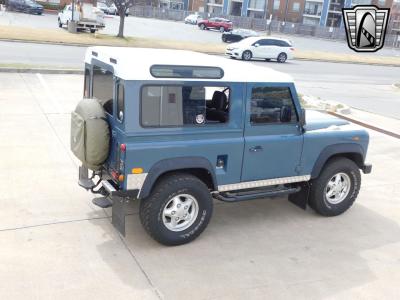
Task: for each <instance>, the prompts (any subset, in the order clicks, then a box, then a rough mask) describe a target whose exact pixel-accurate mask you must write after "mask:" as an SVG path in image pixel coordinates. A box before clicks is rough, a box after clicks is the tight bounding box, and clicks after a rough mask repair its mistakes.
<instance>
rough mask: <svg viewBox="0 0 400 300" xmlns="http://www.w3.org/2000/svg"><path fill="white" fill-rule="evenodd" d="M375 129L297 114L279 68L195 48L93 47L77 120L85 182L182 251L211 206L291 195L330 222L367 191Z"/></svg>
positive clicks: (74, 129) (115, 216) (121, 222)
mask: <svg viewBox="0 0 400 300" xmlns="http://www.w3.org/2000/svg"><path fill="white" fill-rule="evenodd" d="M368 141H369V137H368V133H367V132H366V131H365V130H363V129H362V128H360V127H357V126H356V125H353V124H350V123H349V122H347V121H344V120H341V119H338V118H335V117H332V116H329V115H326V114H323V113H319V112H316V111H307V117H306V116H305V111H304V110H303V109H302V108H301V106H300V102H299V99H298V96H297V93H296V89H295V85H294V83H293V79H292V78H291V77H290V76H288V75H285V74H283V73H280V72H276V71H274V70H272V69H268V68H264V67H259V66H255V65H252V64H248V63H244V62H238V61H232V60H228V59H225V58H222V57H215V56H208V55H205V54H199V53H195V52H189V51H177V50H156V49H131V48H111V47H93V48H89V49H88V51H87V53H86V59H85V83H84V99H83V100H82V101H81V102H80V103H79V104H78V105H77V107H76V109H75V111H74V112H73V113H72V124H71V149H72V151H73V153H74V154H75V155H76V156H77V157H78V158H79V159H80V161H81V162H82V166H81V167H80V168H79V184H80V185H81V186H82V187H84V188H85V189H87V190H91V191H92V192H93V193H97V194H99V197H96V198H95V199H94V200H93V202H94V203H95V204H96V205H98V206H100V207H110V206H112V223H113V224H114V226H115V227H116V228H117V229H118V230H119V231H120V232H121V233H122V234H125V207H126V205H127V203H128V202H129V201H132V200H138V201H140V220H141V223H142V224H143V226H144V228H145V230H146V231H147V232H148V233H149V234H150V235H151V236H152V237H153V238H154V239H155V240H157V241H158V242H160V243H162V244H165V245H179V244H184V243H187V242H190V241H192V240H194V239H195V238H196V237H197V236H199V235H200V234H201V232H202V231H203V230H204V229H205V228H206V226H207V224H208V222H209V220H210V218H211V214H212V210H213V199H218V200H222V201H227V202H236V201H244V200H251V199H258V198H267V197H275V196H286V195H288V199H289V200H290V201H292V202H293V203H295V204H297V205H298V206H300V207H303V208H306V206H307V205H308V206H310V207H311V208H312V209H314V210H315V211H316V212H317V213H319V214H321V215H324V216H336V215H339V214H341V213H343V212H345V211H346V210H347V209H348V208H349V207H350V206H351V205H352V204H353V202H354V200H355V199H356V197H357V194H358V192H359V190H360V185H361V176H360V170H362V171H363V172H364V173H369V172H371V165H368V164H366V163H365V156H366V153H367V148H368Z"/></svg>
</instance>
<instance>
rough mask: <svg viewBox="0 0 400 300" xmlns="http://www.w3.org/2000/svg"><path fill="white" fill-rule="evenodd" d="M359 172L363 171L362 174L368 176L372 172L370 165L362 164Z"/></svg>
mask: <svg viewBox="0 0 400 300" xmlns="http://www.w3.org/2000/svg"><path fill="white" fill-rule="evenodd" d="M361 170H362V171H363V173H364V174H370V173H371V171H372V165H371V164H364V165H363V166H362V167H361Z"/></svg>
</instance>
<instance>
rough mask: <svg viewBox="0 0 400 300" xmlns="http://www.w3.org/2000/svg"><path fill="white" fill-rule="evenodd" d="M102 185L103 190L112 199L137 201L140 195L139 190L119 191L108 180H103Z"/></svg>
mask: <svg viewBox="0 0 400 300" xmlns="http://www.w3.org/2000/svg"><path fill="white" fill-rule="evenodd" d="M101 185H102V186H103V188H104V189H105V190H106V192H107V193H108V195H109V196H110V197H111V198H112V197H120V198H131V199H136V198H137V196H138V194H139V189H134V190H127V191H123V190H117V189H116V188H115V187H114V185H113V184H112V183H111V182H110V181H108V180H103V181H102V182H101Z"/></svg>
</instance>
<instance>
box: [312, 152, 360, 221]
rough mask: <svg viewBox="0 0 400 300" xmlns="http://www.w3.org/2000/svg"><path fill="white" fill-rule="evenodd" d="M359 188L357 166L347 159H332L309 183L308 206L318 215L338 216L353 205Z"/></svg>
mask: <svg viewBox="0 0 400 300" xmlns="http://www.w3.org/2000/svg"><path fill="white" fill-rule="evenodd" d="M360 186H361V174H360V170H359V168H358V166H357V165H356V164H355V163H354V162H353V161H352V160H350V159H348V158H344V157H340V158H334V159H332V160H330V161H329V162H328V163H327V164H326V166H325V167H324V169H323V170H322V172H321V174H320V175H319V177H318V178H316V179H315V180H313V181H312V182H311V191H310V200H309V204H310V206H311V208H313V209H314V210H315V211H316V212H317V213H318V214H320V215H323V216H329V217H330V216H337V215H340V214H342V213H344V212H345V211H346V210H348V209H349V208H350V207H351V206H352V205H353V203H354V201H355V200H356V198H357V195H358V192H359V191H360Z"/></svg>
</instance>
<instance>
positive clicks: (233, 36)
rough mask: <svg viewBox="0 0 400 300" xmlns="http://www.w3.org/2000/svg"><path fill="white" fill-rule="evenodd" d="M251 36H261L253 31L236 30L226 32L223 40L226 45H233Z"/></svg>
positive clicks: (222, 37)
mask: <svg viewBox="0 0 400 300" xmlns="http://www.w3.org/2000/svg"><path fill="white" fill-rule="evenodd" d="M251 36H259V34H258V33H257V32H255V31H253V30H248V29H235V30H232V31H229V32H224V33H223V34H222V36H221V39H222V41H223V42H225V43H232V42H239V41H241V40H243V39H245V38H248V37H251Z"/></svg>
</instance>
